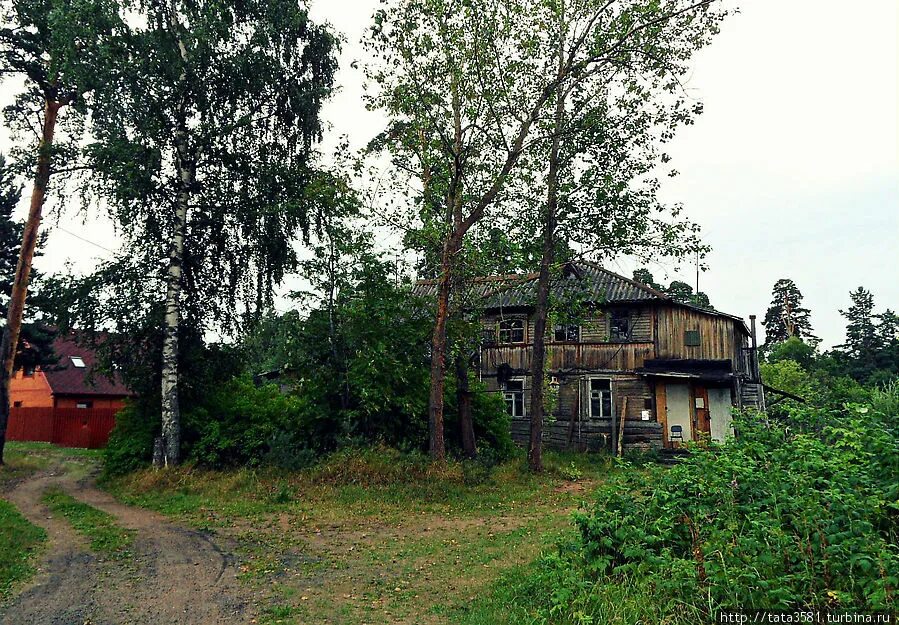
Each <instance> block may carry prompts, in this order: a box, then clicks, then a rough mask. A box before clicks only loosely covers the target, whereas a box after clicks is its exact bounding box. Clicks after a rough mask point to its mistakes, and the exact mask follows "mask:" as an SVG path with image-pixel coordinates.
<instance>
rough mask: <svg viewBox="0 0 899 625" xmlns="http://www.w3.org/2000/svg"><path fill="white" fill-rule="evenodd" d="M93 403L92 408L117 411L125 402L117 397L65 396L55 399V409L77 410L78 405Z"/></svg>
mask: <svg viewBox="0 0 899 625" xmlns="http://www.w3.org/2000/svg"><path fill="white" fill-rule="evenodd" d="M86 401H90V402H94V405H93V407H94V408H115V409H116V410H119V409H121V408H124V407H125V400H124V399H121V398H118V397H95V396H91V395H81V396H79V395H66V396H65V397H57V398H56V407H57V408H77V407H78V404H79V403H82V402H86Z"/></svg>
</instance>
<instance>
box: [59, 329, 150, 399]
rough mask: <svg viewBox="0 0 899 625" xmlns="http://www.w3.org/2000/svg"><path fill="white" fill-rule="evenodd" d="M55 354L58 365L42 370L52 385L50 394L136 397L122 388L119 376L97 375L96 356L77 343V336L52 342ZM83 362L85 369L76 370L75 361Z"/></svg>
mask: <svg viewBox="0 0 899 625" xmlns="http://www.w3.org/2000/svg"><path fill="white" fill-rule="evenodd" d="M53 351H54V352H55V353H56V356H57V357H58V358H59V361H58V362H57V364H55V365H50V366H48V367H46V369H42V371H43V373H44V376H45V377H46V378H47V384H49V385H50V391H51V392H52V393H53V394H54V395H111V396H114V397H124V396H130V395H133V394H134V393H132V392H131V391H130V390H128V388H127V387H126V386H125V385H124V384H122V382H121V380H120V379H119V377H118V375H115V376H113V379H111V380H110V379H109V378H108V377H107V376H106V375H104V374H103V373H101V372H99V371H96V370H95V368H94V366H95V364H96V362H97V355H96V354H95V353H94V351H93V350H92V349H90V348H89V347H82V346H81V345H78V344H77V343H76V342H75V336H74V335H73V334H69V335H67V336H62V335H60V336H57V337H56V339H55V340H54V341H53ZM73 357H74V358H75V359H78V358H80V359H81V361H82V362H83V363H84V365H85V366H84V367H77V366H75V361H74V360H73Z"/></svg>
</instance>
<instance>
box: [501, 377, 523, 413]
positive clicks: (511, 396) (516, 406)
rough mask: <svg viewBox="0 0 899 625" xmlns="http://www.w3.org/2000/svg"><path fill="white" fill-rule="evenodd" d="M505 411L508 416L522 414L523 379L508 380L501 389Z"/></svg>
mask: <svg viewBox="0 0 899 625" xmlns="http://www.w3.org/2000/svg"><path fill="white" fill-rule="evenodd" d="M503 399H504V400H506V412H507V413H509V416H510V417H523V416H524V380H509V381H508V382H506V384H505V389H504V390H503Z"/></svg>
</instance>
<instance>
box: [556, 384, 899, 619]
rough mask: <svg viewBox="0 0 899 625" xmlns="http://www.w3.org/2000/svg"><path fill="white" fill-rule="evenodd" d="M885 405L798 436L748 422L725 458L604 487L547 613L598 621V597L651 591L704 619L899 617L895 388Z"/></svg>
mask: <svg viewBox="0 0 899 625" xmlns="http://www.w3.org/2000/svg"><path fill="white" fill-rule="evenodd" d="M882 393H884V395H882V396H881V397H880V399H879V401H878V408H875V407H874V406H862V405H852V406H849V407H847V409H846V410H845V412H844V414H842V415H839V416H838V417H835V416H833V415H830V414H827V413H825V412H821V411H815V410H808V411H806V412H804V413H795V414H794V415H793V424H792V425H791V426H790V427H786V426H782V425H777V424H772V425H770V426H766V424H765V423H764V421H763V420H762V419H761V418H760V417H759V416H756V415H744V416H742V417H741V418H739V419H738V420H737V422H736V427H737V430H738V432H739V437H738V438H736V439H733V440H730V441H728V443H726V444H725V445H723V446H720V447H719V446H713V447H711V448H708V449H701V448H693V449H692V453H691V455H690V456H689V457H687V458H685V459H684V461H683V462H681V463H680V464H678V465H677V466H676V467H674V468H672V469H670V470H664V469H655V470H651V471H646V472H636V471H630V472H628V473H626V474H623V475H621V476H620V477H618V478H616V479H615V480H613V481H611V482H610V483H608V484H607V485H603V486H602V487H601V488H600V489H599V490H598V492H597V494H596V500H595V505H594V507H593V508H592V510H590V511H588V512H582V513H578V514H577V515H576V522H577V526H578V528H579V530H580V538H579V540H578V541H576V542H575V543H574V544H573V545H572V546H571V549H572V550H565V549H563V550H562V551H561V552H560V554H559V555H558V556H554V559H551V560H550V562H551V563H554V564H553V567H550V570H555V572H554V573H553V575H555V576H556V578H557V579H558V577H559V576H560V575H566V576H568V579H567V580H566V579H564V578H563V579H561V580H558V581H560V583H561V587H556V588H555V589H554V590H553V593H554V594H553V597H552V600H551V602H550V603H549V605H548V607H546V608H542V609H541V613H543V614H545V615H547V616H549V615H552V614H559V615H565V617H564V618H558V619H551V620H552V622H577V620H576V619H574V618H573V611H574V610H577V609H578V606H582V607H583V609H584V610H585V611H586V612H585V614H589V615H590V616H592V617H597V616H598V614H599V613H600V612H599V609H600V608H599V606H600V605H607V601H605V600H604V599H603V598H602V597H600V596H597V593H600V592H602V591H603V589H606V588H608V587H609V585H610V584H615V583H623V584H629V583H633V582H637V583H638V584H640V583H642V582H643V581H645V582H646V583H647V584H648V586H649V594H650V595H652V596H654V597H655V601H658V602H660V603H659V605H662V606H666V608H665V609H666V610H672V609H674V606H675V604H677V603H680V602H686V603H687V605H688V606H689V609H691V610H694V611H696V612H698V613H700V614H709V613H711V612H714V611H715V610H718V609H725V608H738V607H741V606H753V607H758V608H769V609H782V610H789V609H796V608H806V607H808V608H817V609H848V610H886V609H890V608H891V607H894V606H895V603H894V602H895V600H896V596H895V592H896V588H897V584H899V576H897V572H899V547H897V545H899V542H897V539H899V514H897V513H899V507H897V503H896V502H897V500H899V499H897V498H899V413H897V412H896V411H895V410H893V409H894V408H895V403H894V402H895V401H896V397H895V395H896V390H895V388H893V389H891V390H885V391H882ZM882 407H887V408H888V409H890V410H891V411H890V412H882V411H881V410H880V408H882ZM543 566H544V567H546V563H544V565H543ZM661 571H664V575H662V574H660V572H661ZM691 598H692V599H691ZM628 620H631V622H633V619H632V618H629V619H628Z"/></svg>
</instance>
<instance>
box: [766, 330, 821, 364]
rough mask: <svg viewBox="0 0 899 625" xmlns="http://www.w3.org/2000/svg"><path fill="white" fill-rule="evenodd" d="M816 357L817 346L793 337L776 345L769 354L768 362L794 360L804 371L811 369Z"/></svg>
mask: <svg viewBox="0 0 899 625" xmlns="http://www.w3.org/2000/svg"><path fill="white" fill-rule="evenodd" d="M815 357H816V352H815V346H814V345H809V344H808V343H806V342H805V341H803V340H802V339H801V338H799V337H798V336H791V337H789V338H788V339H786V340H785V341H782V342H779V343H776V344H774V346H773V347H772V348H771V349H770V351H768V352H767V357H766V360H767V361H768V362H781V361H783V360H792V361H793V362H796V363H798V364H799V366H801V367H802V368H803V369H809V368H811V366H812V365H813V363H814V361H815Z"/></svg>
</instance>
